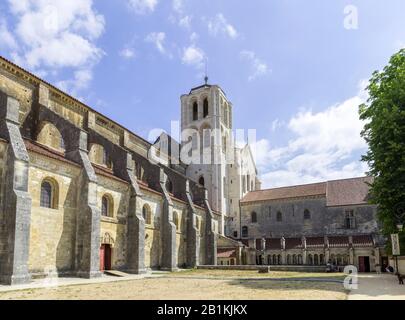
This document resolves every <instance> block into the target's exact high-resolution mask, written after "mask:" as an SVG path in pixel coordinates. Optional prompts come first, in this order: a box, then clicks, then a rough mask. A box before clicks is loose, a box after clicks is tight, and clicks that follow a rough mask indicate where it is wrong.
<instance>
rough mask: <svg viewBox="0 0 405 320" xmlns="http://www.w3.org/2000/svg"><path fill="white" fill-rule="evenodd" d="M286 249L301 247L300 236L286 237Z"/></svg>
mask: <svg viewBox="0 0 405 320" xmlns="http://www.w3.org/2000/svg"><path fill="white" fill-rule="evenodd" d="M285 248H286V249H302V239H301V238H286V239H285Z"/></svg>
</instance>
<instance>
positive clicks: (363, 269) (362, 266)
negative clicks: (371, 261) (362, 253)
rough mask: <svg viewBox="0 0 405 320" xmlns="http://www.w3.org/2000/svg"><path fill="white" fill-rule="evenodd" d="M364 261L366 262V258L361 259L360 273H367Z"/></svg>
mask: <svg viewBox="0 0 405 320" xmlns="http://www.w3.org/2000/svg"><path fill="white" fill-rule="evenodd" d="M364 260H365V259H364V257H359V272H365V271H366V264H365V261H364Z"/></svg>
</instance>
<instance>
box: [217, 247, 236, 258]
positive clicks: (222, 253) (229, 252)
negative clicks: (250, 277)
mask: <svg viewBox="0 0 405 320" xmlns="http://www.w3.org/2000/svg"><path fill="white" fill-rule="evenodd" d="M217 257H218V258H236V251H235V249H218V250H217Z"/></svg>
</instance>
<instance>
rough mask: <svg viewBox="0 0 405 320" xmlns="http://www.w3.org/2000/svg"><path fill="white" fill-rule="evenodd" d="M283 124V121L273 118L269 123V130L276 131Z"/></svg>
mask: <svg viewBox="0 0 405 320" xmlns="http://www.w3.org/2000/svg"><path fill="white" fill-rule="evenodd" d="M284 125H285V123H284V121H281V120H280V119H275V120H273V122H272V123H271V131H273V132H274V131H276V130H277V129H279V128H281V127H283V126H284Z"/></svg>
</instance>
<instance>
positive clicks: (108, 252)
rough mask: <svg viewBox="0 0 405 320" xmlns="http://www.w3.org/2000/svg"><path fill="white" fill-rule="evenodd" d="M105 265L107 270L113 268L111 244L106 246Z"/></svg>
mask: <svg viewBox="0 0 405 320" xmlns="http://www.w3.org/2000/svg"><path fill="white" fill-rule="evenodd" d="M104 267H105V270H111V246H110V245H109V244H106V245H105V247H104Z"/></svg>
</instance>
